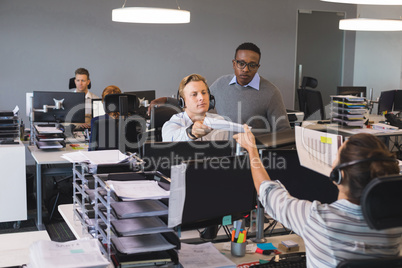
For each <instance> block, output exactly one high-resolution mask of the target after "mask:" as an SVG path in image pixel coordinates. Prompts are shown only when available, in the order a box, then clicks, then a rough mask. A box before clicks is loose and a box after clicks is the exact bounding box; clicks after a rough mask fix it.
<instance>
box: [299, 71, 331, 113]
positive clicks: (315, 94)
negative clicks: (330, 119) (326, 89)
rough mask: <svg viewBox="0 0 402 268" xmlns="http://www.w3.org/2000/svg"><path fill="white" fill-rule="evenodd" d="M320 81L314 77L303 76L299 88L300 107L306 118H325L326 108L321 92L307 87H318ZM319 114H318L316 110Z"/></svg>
mask: <svg viewBox="0 0 402 268" xmlns="http://www.w3.org/2000/svg"><path fill="white" fill-rule="evenodd" d="M317 85H318V81H317V79H315V78H312V77H306V76H305V77H303V81H302V85H301V88H299V89H297V94H298V97H299V109H300V111H302V112H303V113H304V119H310V120H311V119H318V120H323V119H325V110H324V105H323V101H322V96H321V92H320V91H318V90H313V89H306V87H310V88H316V87H317ZM317 111H319V114H318V115H316V112H317Z"/></svg>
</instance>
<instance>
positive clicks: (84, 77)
mask: <svg viewBox="0 0 402 268" xmlns="http://www.w3.org/2000/svg"><path fill="white" fill-rule="evenodd" d="M74 82H75V86H76V89H75V91H74V92H79V93H85V124H83V125H80V126H78V127H80V128H89V123H90V122H91V116H92V115H91V104H92V103H91V99H98V98H99V97H98V96H96V95H95V94H94V93H92V92H90V91H89V89H88V85H89V83H90V82H91V80H90V79H89V72H88V70H87V69H85V68H78V69H77V70H75V80H74Z"/></svg>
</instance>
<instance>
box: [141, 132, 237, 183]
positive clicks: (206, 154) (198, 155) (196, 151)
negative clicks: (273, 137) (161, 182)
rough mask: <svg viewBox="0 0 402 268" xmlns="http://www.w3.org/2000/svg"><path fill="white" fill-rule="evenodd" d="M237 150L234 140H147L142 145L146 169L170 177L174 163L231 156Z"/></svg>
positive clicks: (142, 155) (142, 156)
mask: <svg viewBox="0 0 402 268" xmlns="http://www.w3.org/2000/svg"><path fill="white" fill-rule="evenodd" d="M235 151H236V145H235V141H234V140H226V141H188V142H187V141H176V142H146V143H144V144H143V146H142V151H141V158H142V159H143V160H144V161H145V165H144V167H145V170H149V171H152V170H157V171H159V172H161V173H162V174H164V175H165V176H168V177H170V169H171V166H172V165H178V164H180V163H182V162H183V161H189V160H202V159H205V158H211V157H217V156H231V155H234V154H235Z"/></svg>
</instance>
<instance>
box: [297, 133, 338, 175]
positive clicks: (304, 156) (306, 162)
mask: <svg viewBox="0 0 402 268" xmlns="http://www.w3.org/2000/svg"><path fill="white" fill-rule="evenodd" d="M295 131H296V132H295V133H296V148H297V154H298V156H299V161H300V165H302V166H304V167H306V168H309V169H311V170H314V171H316V172H318V173H321V174H323V175H325V176H329V174H330V173H331V171H332V165H333V164H334V161H335V160H336V159H337V156H338V149H339V147H341V145H342V136H341V135H336V134H330V133H326V132H322V131H318V130H312V129H307V128H303V127H299V126H296V127H295Z"/></svg>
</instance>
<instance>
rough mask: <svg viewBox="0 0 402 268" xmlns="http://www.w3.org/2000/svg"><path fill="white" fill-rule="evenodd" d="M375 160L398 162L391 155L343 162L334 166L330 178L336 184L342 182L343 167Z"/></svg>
mask: <svg viewBox="0 0 402 268" xmlns="http://www.w3.org/2000/svg"><path fill="white" fill-rule="evenodd" d="M374 161H388V162H396V159H395V158H390V157H372V158H367V159H360V160H354V161H350V162H346V163H342V164H339V165H337V166H336V167H334V169H333V170H332V171H331V174H330V175H329V179H330V180H331V181H333V182H335V183H336V184H341V182H342V172H341V169H343V168H345V167H348V166H353V165H357V164H360V163H364V162H374Z"/></svg>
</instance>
